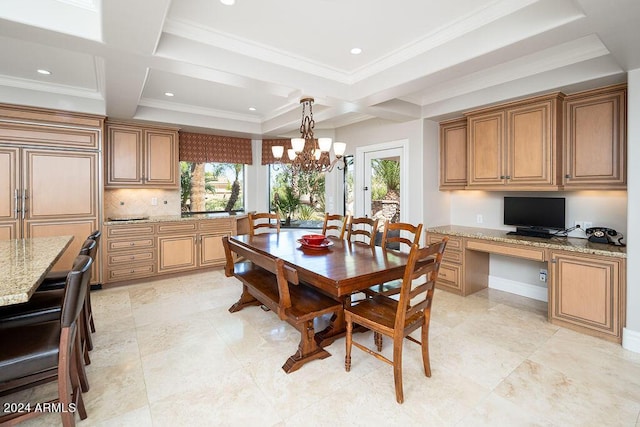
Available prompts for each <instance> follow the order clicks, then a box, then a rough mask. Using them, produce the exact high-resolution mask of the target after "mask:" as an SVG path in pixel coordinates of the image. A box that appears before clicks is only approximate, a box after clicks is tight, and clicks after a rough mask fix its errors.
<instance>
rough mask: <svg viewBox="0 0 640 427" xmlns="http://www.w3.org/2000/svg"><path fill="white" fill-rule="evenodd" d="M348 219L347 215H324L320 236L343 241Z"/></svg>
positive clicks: (327, 213)
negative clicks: (332, 237)
mask: <svg viewBox="0 0 640 427" xmlns="http://www.w3.org/2000/svg"><path fill="white" fill-rule="evenodd" d="M349 218H350V216H349V215H340V214H334V215H332V214H329V212H326V213H325V214H324V223H323V224H322V234H324V235H325V236H327V237H329V236H334V237H338V238H339V239H340V240H342V239H344V235H345V233H346V231H347V224H348V222H349Z"/></svg>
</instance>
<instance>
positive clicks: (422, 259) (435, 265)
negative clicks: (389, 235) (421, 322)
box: [395, 237, 449, 330]
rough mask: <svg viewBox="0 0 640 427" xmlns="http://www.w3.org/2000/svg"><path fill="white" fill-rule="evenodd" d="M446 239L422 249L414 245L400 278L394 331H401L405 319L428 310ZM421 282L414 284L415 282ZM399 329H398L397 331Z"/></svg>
mask: <svg viewBox="0 0 640 427" xmlns="http://www.w3.org/2000/svg"><path fill="white" fill-rule="evenodd" d="M448 240H449V238H448V237H445V238H443V239H442V241H441V242H438V243H433V244H431V245H429V246H426V247H424V248H420V247H419V246H418V244H417V243H416V244H414V245H413V246H412V247H411V251H410V252H409V259H408V261H407V266H406V268H405V273H404V276H403V278H402V288H401V290H400V299H399V301H398V309H397V312H396V324H395V328H396V330H402V329H403V328H404V323H405V320H406V319H409V318H411V316H413V315H414V314H416V313H418V312H420V311H423V310H427V309H429V307H430V306H431V302H432V300H433V290H434V288H435V284H436V280H437V279H438V272H439V271H440V264H441V263H442V256H443V254H444V250H445V248H446V246H447V241H448ZM422 279H424V281H423V282H421V283H418V284H415V285H414V283H413V282H414V281H415V280H422ZM398 328H399V329H398Z"/></svg>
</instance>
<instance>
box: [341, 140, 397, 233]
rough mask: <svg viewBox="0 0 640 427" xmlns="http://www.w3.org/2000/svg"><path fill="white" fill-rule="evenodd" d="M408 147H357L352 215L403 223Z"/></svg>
mask: <svg viewBox="0 0 640 427" xmlns="http://www.w3.org/2000/svg"><path fill="white" fill-rule="evenodd" d="M407 144H408V141H406V140H401V141H392V142H388V143H382V144H376V145H369V146H365V147H357V148H356V161H355V163H356V174H355V180H356V182H355V183H354V189H355V196H356V197H355V209H354V210H355V215H357V216H367V217H373V218H378V219H379V223H380V226H382V225H383V224H384V221H385V220H387V219H388V220H389V221H391V222H401V221H406V217H407V211H406V209H407V208H406V205H407V195H406V194H405V193H406V182H407V180H408V176H407V170H408V168H407V164H406V163H407V159H408V156H407V149H408V147H407Z"/></svg>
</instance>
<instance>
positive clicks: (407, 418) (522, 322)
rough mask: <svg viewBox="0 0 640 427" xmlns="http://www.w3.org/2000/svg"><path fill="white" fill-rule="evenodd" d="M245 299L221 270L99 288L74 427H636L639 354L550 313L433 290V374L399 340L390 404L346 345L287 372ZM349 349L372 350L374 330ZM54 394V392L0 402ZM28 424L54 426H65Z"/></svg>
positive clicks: (265, 321) (380, 374)
mask: <svg viewBox="0 0 640 427" xmlns="http://www.w3.org/2000/svg"><path fill="white" fill-rule="evenodd" d="M241 290H242V287H241V286H240V284H239V282H237V281H236V280H235V279H233V278H227V277H225V276H224V272H222V270H216V271H211V272H205V273H198V274H191V275H185V276H180V277H173V278H167V279H162V280H157V281H146V282H144V283H140V284H137V285H130V286H123V287H117V288H111V289H103V290H101V291H98V292H94V293H93V294H92V305H93V310H94V317H95V321H96V328H97V332H96V333H95V334H94V335H93V340H94V346H95V348H94V350H93V351H92V352H91V359H92V363H91V365H89V366H87V373H88V375H89V381H90V383H91V390H90V391H89V392H88V393H85V394H84V399H85V403H86V406H87V411H88V414H89V418H88V419H87V420H84V421H80V420H79V418H77V421H78V425H79V426H136V427H137V426H172V427H173V426H208V425H224V426H236V425H237V426H247V425H251V426H253V425H255V426H263V425H264V426H289V425H290V426H298V425H311V426H327V425H329V426H336V425H355V426H360V425H362V426H364V425H366V426H371V425H375V426H385V425H389V426H397V425H407V426H413V425H415V426H424V425H429V426H453V425H456V426H525V425H526V426H581V427H582V426H602V425H607V426H610V425H614V426H615V425H622V426H634V425H635V426H637V427H640V354H636V353H631V352H628V351H626V350H624V349H623V348H622V347H621V346H620V345H617V344H612V343H609V342H606V341H603V340H600V339H597V338H593V337H589V336H586V335H583V334H579V333H576V332H573V331H570V330H567V329H563V328H559V327H557V326H554V325H551V324H550V323H548V322H547V320H546V310H547V308H546V304H545V303H541V302H539V301H533V300H529V299H526V298H522V297H518V296H514V295H512V294H507V293H504V292H500V291H495V290H491V289H486V290H483V291H480V292H478V293H476V294H474V295H470V296H468V297H466V298H463V297H459V296H457V295H453V294H450V293H447V292H444V291H440V290H438V291H436V295H435V300H434V305H433V315H432V320H431V328H430V354H431V369H432V376H431V377H430V378H427V377H425V376H424V371H423V367H422V359H421V353H420V348H419V346H417V345H415V344H413V343H411V342H409V341H405V344H404V348H403V349H404V350H403V384H404V396H405V403H404V404H402V405H398V404H397V403H396V401H395V389H394V382H393V369H392V367H391V366H390V365H388V364H386V363H384V362H381V361H379V360H377V359H375V358H373V357H371V356H370V355H368V354H366V353H364V352H362V351H360V350H358V349H356V348H353V350H352V367H351V371H350V372H345V370H344V355H345V341H344V339H343V338H342V339H338V340H336V341H335V342H334V343H333V344H332V345H331V346H329V347H327V350H328V351H329V353H331V356H330V357H328V358H326V359H323V360H316V361H314V362H311V363H309V364H307V365H305V366H303V367H302V369H300V370H299V371H297V372H294V373H292V374H290V375H287V374H285V373H284V372H283V371H282V369H281V366H282V365H283V364H284V363H285V361H286V359H287V358H288V357H289V356H291V355H292V354H293V353H294V352H295V351H296V349H297V346H298V342H299V333H298V331H296V330H295V328H293V327H291V326H290V325H289V324H287V323H285V322H282V321H281V320H279V319H278V318H277V316H276V315H275V314H274V313H272V312H266V311H264V310H262V309H260V308H259V307H249V308H247V309H245V310H242V311H240V312H237V313H229V312H228V308H229V307H230V306H231V305H232V304H233V303H234V302H236V301H237V300H238V298H239V296H240V292H241ZM327 321H328V319H326V318H323V319H319V320H318V321H317V322H316V323H317V325H316V327H317V329H321V328H324V327H325V326H326V324H327ZM414 336H415V337H419V334H417V333H414ZM354 339H355V340H357V341H359V342H361V343H364V344H366V345H368V346H370V347H371V348H372V346H373V337H372V334H371V332H365V333H358V334H356V335H355V336H354ZM391 352H392V345H391V341H390V340H389V339H388V338H387V339H385V341H384V348H383V354H385V356H387V357H391ZM55 391H56V389H55V385H54V384H52V383H51V384H47V385H44V386H41V387H38V388H37V389H35V390H26V391H23V392H20V393H18V394H14V395H11V396H5V397H0V403H2V402H8V401H14V402H15V401H19V402H24V401H37V399H39V398H42V397H43V396H51V395H52V394H55ZM23 425H25V426H58V425H60V417H59V416H58V414H47V415H45V416H41V417H38V418H35V419H33V420H29V421H28V422H26V423H24V424H23Z"/></svg>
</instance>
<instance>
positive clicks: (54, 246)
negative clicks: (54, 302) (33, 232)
mask: <svg viewBox="0 0 640 427" xmlns="http://www.w3.org/2000/svg"><path fill="white" fill-rule="evenodd" d="M72 240H73V236H56V237H34V238H31V239H11V240H0V259H2V263H0V306H3V305H10V304H18V303H21V302H27V301H28V300H29V298H31V295H33V293H34V292H35V291H36V288H37V287H38V285H39V284H40V282H41V281H42V279H43V278H44V276H45V275H46V274H47V273H48V272H49V270H50V269H51V267H53V265H54V264H55V263H56V261H58V258H60V256H61V255H62V253H63V252H64V251H65V249H66V248H67V247H68V246H69V243H71V241H72Z"/></svg>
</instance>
